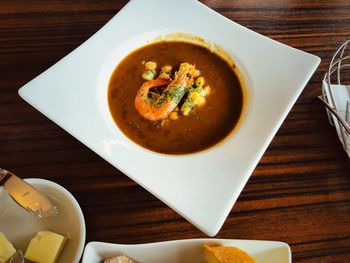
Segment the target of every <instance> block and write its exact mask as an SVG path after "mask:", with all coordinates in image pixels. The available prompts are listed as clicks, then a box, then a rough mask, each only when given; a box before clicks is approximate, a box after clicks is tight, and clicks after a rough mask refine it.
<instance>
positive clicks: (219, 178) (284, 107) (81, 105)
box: [19, 0, 320, 236]
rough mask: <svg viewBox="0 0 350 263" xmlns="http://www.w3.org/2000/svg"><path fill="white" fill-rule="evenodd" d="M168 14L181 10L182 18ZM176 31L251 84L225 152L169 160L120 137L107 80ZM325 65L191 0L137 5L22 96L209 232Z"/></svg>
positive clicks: (214, 229)
mask: <svg viewBox="0 0 350 263" xmlns="http://www.w3.org/2000/svg"><path fill="white" fill-rule="evenodd" d="M169 12H171V14H172V15H176V14H177V16H176V19H175V18H171V17H169ZM171 32H184V33H189V34H192V35H196V36H200V37H202V38H203V39H205V40H208V41H210V42H212V43H216V44H218V45H219V46H221V47H222V48H223V49H224V50H225V51H226V52H227V53H229V54H230V56H232V57H233V59H234V60H235V62H236V63H237V66H238V67H239V68H240V69H241V71H242V72H244V73H245V75H246V78H247V87H246V89H247V90H246V94H247V95H246V96H247V98H246V100H247V107H246V110H245V113H244V116H243V118H244V119H243V120H242V121H241V124H240V126H239V128H238V129H237V130H236V131H235V132H234V133H233V134H232V136H230V137H229V138H228V139H226V140H225V142H224V143H222V144H221V145H220V146H219V147H214V148H212V149H211V150H209V151H204V152H201V153H198V154H192V155H185V156H169V155H162V154H156V153H153V152H150V151H147V150H144V149H143V148H141V147H139V146H137V145H136V144H134V143H133V142H131V141H130V140H129V139H127V138H126V137H125V136H124V135H123V134H122V133H121V131H120V130H119V129H118V128H117V127H116V125H115V124H114V123H113V121H112V119H111V116H110V113H109V110H108V105H107V86H108V80H109V77H110V75H111V73H112V71H113V69H114V67H115V66H116V65H117V63H118V62H119V61H120V60H121V59H122V58H123V57H124V56H125V55H127V54H128V53H129V52H131V51H132V50H134V49H136V48H137V47H139V46H141V45H143V44H146V43H147V42H148V41H150V40H153V39H155V38H156V37H157V36H159V35H162V34H166V33H171ZM319 63H320V59H319V58H318V57H316V56H313V55H310V54H307V53H304V52H302V51H299V50H297V49H294V48H291V47H288V46H286V45H283V44H281V43H278V42H276V41H273V40H271V39H269V38H266V37H264V36H262V35H259V34H257V33H255V32H253V31H251V30H249V29H247V28H244V27H242V26H240V25H238V24H236V23H234V22H232V21H230V20H229V19H227V18H225V17H223V16H221V15H220V14H217V13H216V12H214V11H213V10H211V9H209V8H207V7H206V6H205V5H203V4H201V3H200V2H197V1H195V0H180V1H172V0H149V1H143V0H134V1H130V2H129V3H128V4H127V5H126V6H125V7H124V8H123V9H122V10H121V11H120V12H119V13H118V14H117V15H116V16H114V17H113V18H112V19H111V20H110V21H109V22H108V23H107V24H106V25H105V26H104V27H103V28H101V29H100V30H99V31H98V32H97V33H96V34H95V35H93V36H92V37H91V38H90V39H89V40H87V41H86V42H85V43H83V44H82V45H81V46H80V47H78V48H77V49H75V50H74V51H73V52H72V53H70V54H69V55H67V56H66V57H65V58H63V59H62V60H60V61H59V62H58V63H56V64H55V65H54V66H52V67H51V68H49V69H48V70H46V71H45V72H44V73H42V74H41V75H39V76H38V77H36V78H35V79H34V80H32V81H30V82H29V83H28V84H26V85H25V86H23V87H22V88H21V89H20V90H19V94H20V96H21V97H22V98H23V99H24V100H26V101H27V102H28V103H30V104H31V105H32V106H33V107H35V108H37V109H38V110H39V111H41V112H42V113H43V114H45V115H46V116H47V117H48V118H50V119H51V120H53V121H54V122H55V123H57V124H58V125H60V126H61V127H62V128H63V129H65V130H66V131H68V132H69V133H70V134H72V135H73V136H74V137H76V138H77V139H79V140H80V141H81V142H82V143H84V144H85V145H87V146H88V147H89V148H91V149H92V150H93V151H95V152H96V153H97V154H99V155H100V156H101V157H103V158H104V159H105V160H107V161H108V162H110V163H111V164H112V165H114V166H115V167H116V168H118V169H119V170H120V171H122V172H123V173H125V174H126V175H127V176H129V177H130V178H131V179H133V180H134V181H136V182H137V183H138V184H140V185H141V186H143V187H144V188H145V189H147V190H148V191H150V192H151V193H152V194H154V195H155V196H157V197H158V198H159V199H160V200H162V201H163V202H164V203H166V204H167V205H168V206H170V207H171V208H173V209H174V210H176V211H177V212H178V213H179V214H181V215H182V216H183V217H185V218H186V219H187V220H189V221H190V222H192V223H193V224H194V225H195V226H196V227H198V228H199V229H200V230H202V231H203V232H205V233H206V234H208V235H209V236H213V235H215V234H216V233H217V232H218V231H219V230H220V228H221V226H222V224H223V223H224V221H225V219H226V217H227V215H228V213H229V212H230V210H231V208H232V206H233V204H234V203H235V201H236V199H237V198H238V196H239V194H240V192H241V191H242V189H243V187H244V185H245V184H246V182H247V180H248V178H249V176H250V174H251V173H252V171H253V170H254V168H255V166H256V165H257V163H258V161H259V159H260V158H261V156H262V154H263V153H264V151H265V150H266V148H267V146H268V144H269V143H270V141H271V140H272V138H273V136H274V135H275V133H276V131H277V129H278V128H279V127H280V125H281V124H282V122H283V120H284V119H285V117H286V116H287V114H288V112H289V110H290V109H291V107H292V106H293V104H294V103H295V101H296V99H297V97H298V96H299V94H300V93H301V91H302V89H303V88H304V86H305V85H306V83H307V82H308V80H309V79H310V77H311V76H312V74H313V73H314V71H315V70H316V68H317V66H318V64H319ZM169 168H170V169H169ZM164 171H166V173H165V172H164Z"/></svg>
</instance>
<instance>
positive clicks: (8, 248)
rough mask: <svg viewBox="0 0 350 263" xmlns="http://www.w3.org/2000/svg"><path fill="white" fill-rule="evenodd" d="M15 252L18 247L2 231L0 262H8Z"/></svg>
mask: <svg viewBox="0 0 350 263" xmlns="http://www.w3.org/2000/svg"><path fill="white" fill-rule="evenodd" d="M15 253H16V249H15V248H14V247H13V246H12V244H11V243H10V241H8V240H7V238H6V236H5V235H4V233H2V232H0V263H4V262H6V261H7V260H8V259H9V258H10V257H12V256H13V254H15Z"/></svg>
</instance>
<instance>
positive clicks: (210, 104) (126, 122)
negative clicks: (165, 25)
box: [108, 41, 243, 154]
mask: <svg viewBox="0 0 350 263" xmlns="http://www.w3.org/2000/svg"><path fill="white" fill-rule="evenodd" d="M144 61H154V62H156V63H157V64H158V65H159V66H160V67H161V66H162V65H176V66H177V67H178V66H179V65H180V64H181V63H183V62H188V63H191V64H193V65H195V67H196V68H197V69H199V70H200V71H201V73H202V75H203V76H204V77H205V80H206V84H207V85H210V88H211V93H210V95H209V96H208V97H207V98H206V103H205V105H204V106H202V107H199V108H197V109H195V111H194V112H193V113H192V114H190V115H189V116H180V117H179V119H178V120H168V121H167V122H166V124H165V125H161V121H150V120H147V119H144V118H143V117H142V116H141V115H140V114H139V113H138V112H137V111H136V109H135V105H134V101H135V96H136V94H137V92H138V90H139V89H140V87H141V85H142V84H143V83H144V81H145V80H144V79H142V78H141V75H142V74H143V72H144V67H145V66H144V64H143V63H142V62H144ZM233 67H234V65H229V64H228V63H227V62H226V61H225V60H223V59H222V58H221V57H220V56H218V55H217V54H215V53H213V52H211V51H210V50H209V49H207V48H205V47H203V46H199V45H195V44H191V43H186V42H179V41H164V42H157V43H154V44H149V45H146V46H143V47H141V48H139V49H137V50H135V51H133V52H132V53H131V54H129V55H128V56H127V57H125V58H124V59H123V60H122V61H121V62H120V63H119V64H118V66H117V67H116V69H115V70H114V72H113V74H112V76H111V79H110V81H109V87H108V104H109V108H110V111H111V114H112V116H113V119H114V121H115V122H116V124H117V125H118V127H119V128H120V129H121V130H122V131H123V133H124V134H125V135H126V136H127V137H128V138H130V139H131V140H132V141H134V142H136V143H137V144H139V145H141V146H143V147H144V148H147V149H149V150H152V151H155V152H159V153H166V154H189V153H194V152H198V151H201V150H204V149H207V148H209V147H211V146H213V145H215V144H217V143H218V142H220V141H221V140H223V139H224V138H225V137H226V136H227V135H228V134H229V133H230V132H231V131H232V130H233V128H234V127H235V125H236V124H237V122H238V120H239V118H240V116H241V113H242V107H243V92H242V85H241V83H240V81H239V78H238V77H237V75H236V74H235V72H234V70H233Z"/></svg>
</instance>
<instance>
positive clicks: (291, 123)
mask: <svg viewBox="0 0 350 263" xmlns="http://www.w3.org/2000/svg"><path fill="white" fill-rule="evenodd" d="M126 2H127V1H99V0H95V1H58V0H55V1H27V0H22V1H19V0H13V1H0V166H1V167H3V168H6V169H8V170H11V171H13V172H14V173H16V174H18V175H19V176H21V177H24V178H25V177H40V178H46V179H50V180H53V181H56V182H57V183H59V184H61V185H63V186H64V187H66V188H67V189H68V190H69V191H71V192H72V193H73V195H74V196H75V197H76V198H77V200H78V202H79V203H80V204H81V206H82V209H83V211H84V214H85V219H86V226H87V241H92V240H100V241H106V242H116V243H143V242H152V241H163V240H173V239H183V238H199V237H205V235H204V234H203V233H201V232H200V231H199V230H197V229H196V228H195V227H194V226H192V225H191V224H190V223H188V222H187V221H186V220H185V219H183V218H182V217H180V216H179V215H178V214H177V213H175V212H174V211H172V210H171V209H170V208H168V207H167V206H166V205H164V204H163V203H162V202H160V201H159V200H157V199H156V198H155V197H153V196H152V195H151V194H149V193H148V192H147V191H145V190H144V189H142V188H141V187H140V186H138V185H137V184H135V183H134V182H133V181H131V180H130V179H129V178H128V177H126V176H125V175H123V174H122V173H121V172H119V171H118V170H116V169H115V168H113V167H112V166H111V165H109V164H108V163H107V162H106V161H104V160H102V159H101V158H100V157H99V156H97V155H96V154H94V153H93V152H92V151H91V150H89V149H88V148H86V147H85V146H84V145H82V144H81V143H80V142H78V141H77V140H76V139H74V138H73V137H71V136H70V135H68V134H67V133H66V132H65V131H64V130H62V129H61V128H60V127H58V126H56V125H55V124H54V123H52V122H51V121H50V120H49V119H47V118H46V117H44V116H43V115H42V114H40V113H39V112H38V111H36V110H35V109H34V108H32V107H31V106H29V105H28V104H27V103H25V102H24V101H23V100H21V99H20V97H19V96H18V94H17V90H18V89H19V88H20V87H21V86H22V85H24V84H25V83H26V82H28V81H29V80H31V79H32V78H34V77H35V76H36V75H38V74H39V73H41V72H42V71H43V70H45V69H47V68H48V67H50V66H51V65H52V64H54V63H55V62H56V61H58V60H59V59H61V58H62V57H63V56H65V55H66V54H68V53H69V52H70V51H72V50H74V49H75V48H76V47H77V46H79V45H80V44H81V43H82V42H83V41H85V40H86V39H88V38H89V37H90V36H91V35H92V34H94V33H95V32H96V31H97V30H98V29H99V28H100V27H101V26H103V25H104V24H105V23H106V22H107V21H108V20H109V19H110V18H111V17H112V16H113V15H114V14H116V13H117V12H118V11H119V10H120V9H121V8H122V7H123V6H124V5H125V4H126ZM203 2H204V3H205V4H206V5H208V6H209V7H211V8H213V9H214V10H216V11H218V12H219V13H221V14H223V15H224V16H226V17H228V18H229V19H232V20H234V21H236V22H238V23H240V24H241V25H243V26H246V27H248V28H250V29H252V30H255V31H257V32H259V33H261V34H264V35H266V36H268V37H271V38H273V39H275V40H277V41H280V42H282V43H285V44H287V45H291V46H293V47H296V48H299V49H301V50H304V51H307V52H310V53H313V54H315V55H318V56H320V57H321V59H322V63H321V65H320V67H319V68H318V70H317V72H316V73H315V74H314V76H313V77H312V79H311V80H310V82H309V83H308V85H307V86H306V88H305V90H304V91H303V93H302V94H301V96H300V98H299V99H298V101H297V103H296V104H295V105H294V107H293V108H292V110H291V112H290V113H289V115H288V117H287V119H286V120H285V121H284V123H283V125H282V127H281V128H280V129H279V131H278V133H277V135H276V136H275V138H274V139H273V141H272V143H271V144H270V146H269V148H268V149H267V151H266V152H265V154H264V156H263V158H262V159H261V161H260V163H259V165H258V166H257V168H256V169H255V171H254V173H253V175H252V177H251V178H250V180H249V182H248V184H247V185H246V187H245V188H244V190H243V192H242V194H241V195H240V197H239V200H238V202H237V203H236V204H235V206H234V207H233V209H232V211H231V213H230V215H229V217H228V219H227V220H226V222H225V224H224V226H223V228H222V230H221V231H220V232H219V234H218V235H217V237H218V238H237V239H239V238H241V239H267V240H281V241H284V242H287V243H289V244H290V245H291V248H292V253H293V262H311V263H312V262H349V258H350V165H349V159H348V158H347V156H346V154H345V152H344V151H343V149H342V146H341V144H340V142H339V140H338V138H337V135H336V133H335V130H334V128H333V127H331V126H330V125H329V123H328V120H327V117H326V114H325V110H324V108H323V106H322V105H321V104H320V103H319V102H318V101H317V100H316V99H315V97H316V96H317V95H319V94H320V92H321V79H322V77H323V74H324V72H325V69H326V67H327V66H328V63H329V61H330V58H331V56H332V54H333V52H334V50H335V49H336V47H337V46H338V45H339V44H340V43H341V42H343V41H344V40H346V39H349V38H350V2H349V1H348V0H343V1H338V0H333V1H323V0H318V1H317V0H313V1H311V0H309V1H302V0H290V1H277V0H267V1H259V0H247V1H243V0H242V1H241V0H239V1H229V0H222V1H218V0H206V1H203ZM1 228H2V226H0V230H1Z"/></svg>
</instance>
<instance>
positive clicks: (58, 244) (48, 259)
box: [24, 231, 67, 263]
mask: <svg viewBox="0 0 350 263" xmlns="http://www.w3.org/2000/svg"><path fill="white" fill-rule="evenodd" d="M66 241H67V238H66V237H65V236H62V235H59V234H56V233H53V232H50V231H39V232H38V234H37V235H36V236H35V237H34V238H33V239H32V240H31V241H30V243H29V246H28V248H27V251H26V253H25V255H24V257H25V258H26V259H28V260H31V261H34V262H37V263H55V262H56V260H57V259H58V257H59V255H60V254H61V251H62V249H63V247H64V245H65V243H66Z"/></svg>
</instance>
